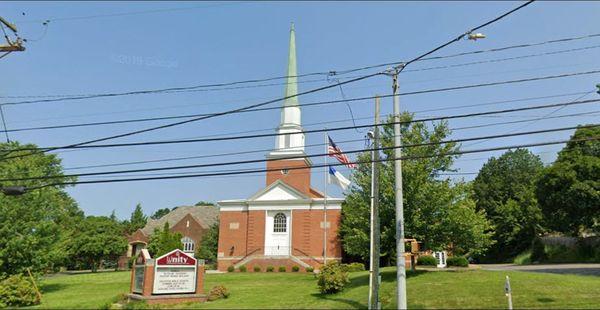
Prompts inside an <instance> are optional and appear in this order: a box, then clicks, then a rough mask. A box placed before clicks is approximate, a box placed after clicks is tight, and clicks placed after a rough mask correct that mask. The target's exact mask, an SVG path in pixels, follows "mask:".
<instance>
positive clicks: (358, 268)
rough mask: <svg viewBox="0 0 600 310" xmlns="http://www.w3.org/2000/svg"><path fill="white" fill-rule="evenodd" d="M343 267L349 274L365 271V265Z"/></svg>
mask: <svg viewBox="0 0 600 310" xmlns="http://www.w3.org/2000/svg"><path fill="white" fill-rule="evenodd" d="M342 266H344V268H345V269H346V271H348V272H357V271H365V265H363V263H350V264H342Z"/></svg>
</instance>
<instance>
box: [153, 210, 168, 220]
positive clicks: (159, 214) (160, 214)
mask: <svg viewBox="0 0 600 310" xmlns="http://www.w3.org/2000/svg"><path fill="white" fill-rule="evenodd" d="M169 212H171V210H170V209H169V208H162V209H158V210H156V212H154V214H152V216H150V218H151V219H153V220H158V219H159V218H161V217H163V216H165V215H167V214H169Z"/></svg>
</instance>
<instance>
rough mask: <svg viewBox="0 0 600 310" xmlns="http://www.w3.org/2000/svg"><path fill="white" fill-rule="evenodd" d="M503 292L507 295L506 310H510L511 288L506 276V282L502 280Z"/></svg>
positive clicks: (511, 305)
mask: <svg viewBox="0 0 600 310" xmlns="http://www.w3.org/2000/svg"><path fill="white" fill-rule="evenodd" d="M504 294H505V295H506V297H508V310H512V308H513V304H512V289H511V288H510V279H509V278H508V276H506V282H504Z"/></svg>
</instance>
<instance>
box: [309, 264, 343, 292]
mask: <svg viewBox="0 0 600 310" xmlns="http://www.w3.org/2000/svg"><path fill="white" fill-rule="evenodd" d="M344 269H345V268H344V267H342V265H341V264H340V263H338V262H337V261H331V262H329V263H327V264H325V265H324V266H323V267H321V272H320V273H319V275H318V277H317V279H318V280H317V285H318V286H319V290H320V291H321V293H322V294H333V293H337V292H339V291H341V290H343V289H344V286H346V284H348V283H350V280H349V279H348V272H346V271H345V270H344Z"/></svg>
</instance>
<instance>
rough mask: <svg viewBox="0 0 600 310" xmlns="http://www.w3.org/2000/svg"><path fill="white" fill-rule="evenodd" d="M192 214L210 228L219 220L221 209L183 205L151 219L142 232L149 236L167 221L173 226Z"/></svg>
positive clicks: (203, 226)
mask: <svg viewBox="0 0 600 310" xmlns="http://www.w3.org/2000/svg"><path fill="white" fill-rule="evenodd" d="M188 214H190V215H191V216H192V217H193V218H194V219H195V220H196V221H198V223H200V225H201V226H202V228H204V229H208V228H209V227H210V226H212V225H213V224H214V223H216V222H217V220H218V216H219V210H218V209H217V207H215V206H210V205H207V206H181V207H177V208H176V209H175V210H173V211H171V212H169V213H168V214H166V215H164V216H163V217H161V218H159V219H158V220H153V219H150V220H148V223H147V224H146V226H144V228H142V232H143V233H144V234H145V235H146V236H149V235H151V234H152V233H153V232H154V229H155V228H159V229H161V228H162V227H163V226H164V225H165V222H169V226H170V227H173V226H175V224H177V223H179V221H181V220H182V219H183V218H184V217H185V216H186V215H188Z"/></svg>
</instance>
